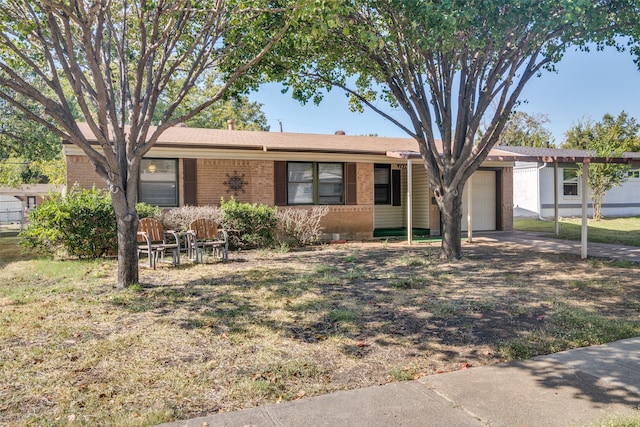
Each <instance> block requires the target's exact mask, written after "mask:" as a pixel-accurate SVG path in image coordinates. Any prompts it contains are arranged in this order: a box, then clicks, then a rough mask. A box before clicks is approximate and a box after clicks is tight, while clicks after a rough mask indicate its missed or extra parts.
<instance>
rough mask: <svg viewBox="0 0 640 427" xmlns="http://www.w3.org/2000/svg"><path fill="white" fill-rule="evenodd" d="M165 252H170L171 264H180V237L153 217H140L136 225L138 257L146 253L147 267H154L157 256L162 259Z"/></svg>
mask: <svg viewBox="0 0 640 427" xmlns="http://www.w3.org/2000/svg"><path fill="white" fill-rule="evenodd" d="M166 252H169V253H171V256H172V262H173V265H174V266H175V265H177V264H180V238H179V236H178V233H176V232H175V231H171V230H166V231H165V229H164V227H163V226H162V223H161V222H160V221H158V220H157V219H153V218H142V219H141V220H140V223H139V225H138V258H140V254H147V256H148V257H149V267H150V268H153V269H155V268H156V265H157V263H158V258H160V259H161V260H162V261H164V255H165V253H166Z"/></svg>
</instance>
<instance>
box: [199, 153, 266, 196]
mask: <svg viewBox="0 0 640 427" xmlns="http://www.w3.org/2000/svg"><path fill="white" fill-rule="evenodd" d="M234 176H238V177H240V178H241V179H242V181H243V182H244V185H243V186H242V190H239V191H232V190H231V189H230V188H229V184H228V183H229V180H230V178H231V177H234ZM197 180H198V204H199V205H219V204H220V198H221V197H224V199H225V200H229V199H230V198H231V196H233V197H235V199H236V200H237V201H239V202H243V203H263V204H268V205H273V197H274V196H273V191H274V190H273V162H272V161H260V160H216V159H199V160H198V178H197ZM243 190H244V191H243Z"/></svg>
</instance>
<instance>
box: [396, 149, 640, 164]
mask: <svg viewBox="0 0 640 427" xmlns="http://www.w3.org/2000/svg"><path fill="white" fill-rule="evenodd" d="M386 155H387V157H392V158H394V159H404V160H415V159H421V158H422V156H421V155H420V153H418V152H416V151H387V153H386ZM485 161H488V162H536V163H569V164H578V163H615V164H626V165H633V166H640V157H637V156H625V157H595V156H593V157H592V156H531V155H523V154H515V153H514V154H489V155H488V156H487V158H486V159H485Z"/></svg>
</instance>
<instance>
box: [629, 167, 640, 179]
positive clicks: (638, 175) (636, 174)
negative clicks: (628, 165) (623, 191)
mask: <svg viewBox="0 0 640 427" xmlns="http://www.w3.org/2000/svg"><path fill="white" fill-rule="evenodd" d="M627 178H628V179H640V169H631V170H630V171H628V172H627Z"/></svg>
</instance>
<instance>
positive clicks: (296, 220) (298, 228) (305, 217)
mask: <svg viewBox="0 0 640 427" xmlns="http://www.w3.org/2000/svg"><path fill="white" fill-rule="evenodd" d="M327 213H329V207H328V206H314V207H312V208H311V209H301V208H286V209H281V210H278V214H277V217H278V236H279V239H280V240H286V239H290V240H293V241H294V242H295V243H296V244H297V245H299V246H305V245H311V244H314V243H317V242H318V240H320V233H321V231H322V227H321V226H320V221H321V220H322V217H324V216H325V215H326V214H327Z"/></svg>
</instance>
